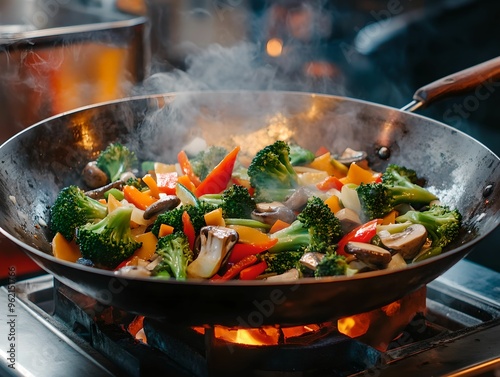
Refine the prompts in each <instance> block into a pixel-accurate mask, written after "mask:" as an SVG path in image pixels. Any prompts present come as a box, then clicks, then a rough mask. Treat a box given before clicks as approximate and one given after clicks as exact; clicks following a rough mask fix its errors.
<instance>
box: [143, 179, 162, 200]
mask: <svg viewBox="0 0 500 377" xmlns="http://www.w3.org/2000/svg"><path fill="white" fill-rule="evenodd" d="M142 180H143V182H144V183H145V184H146V185H147V186H148V188H149V191H150V192H151V196H152V197H154V198H156V199H160V189H159V187H158V184H157V183H156V180H155V179H154V178H153V176H152V175H151V174H146V175H145V176H144V177H142Z"/></svg>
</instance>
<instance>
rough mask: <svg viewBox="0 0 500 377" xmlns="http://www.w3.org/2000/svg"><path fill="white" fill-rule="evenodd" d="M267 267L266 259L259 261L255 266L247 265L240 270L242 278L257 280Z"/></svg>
mask: <svg viewBox="0 0 500 377" xmlns="http://www.w3.org/2000/svg"><path fill="white" fill-rule="evenodd" d="M266 268H267V263H266V261H262V262H259V263H257V264H254V265H253V266H250V267H247V268H245V269H243V270H241V272H240V280H255V278H256V277H257V276H259V275H260V274H262V273H263V272H264V271H265V270H266Z"/></svg>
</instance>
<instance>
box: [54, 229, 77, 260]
mask: <svg viewBox="0 0 500 377" xmlns="http://www.w3.org/2000/svg"><path fill="white" fill-rule="evenodd" d="M52 254H53V255H54V256H55V257H56V258H57V259H62V260H65V261H68V262H76V261H77V260H78V258H81V257H82V254H81V252H80V248H79V247H78V245H77V244H76V242H75V240H72V241H68V240H67V239H66V238H64V236H63V235H62V234H61V233H59V232H57V233H56V235H55V236H54V238H53V239H52Z"/></svg>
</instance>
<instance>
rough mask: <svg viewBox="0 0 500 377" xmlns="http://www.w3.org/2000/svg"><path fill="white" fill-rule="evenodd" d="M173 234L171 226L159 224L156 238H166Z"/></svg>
mask: <svg viewBox="0 0 500 377" xmlns="http://www.w3.org/2000/svg"><path fill="white" fill-rule="evenodd" d="M173 232H174V227H173V226H170V225H167V224H161V225H160V230H159V231H158V238H160V237H165V236H168V235H169V234H172V233H173Z"/></svg>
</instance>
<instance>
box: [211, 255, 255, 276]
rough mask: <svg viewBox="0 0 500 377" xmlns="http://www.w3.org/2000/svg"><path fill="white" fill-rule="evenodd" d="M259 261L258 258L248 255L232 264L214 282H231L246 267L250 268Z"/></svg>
mask: <svg viewBox="0 0 500 377" xmlns="http://www.w3.org/2000/svg"><path fill="white" fill-rule="evenodd" d="M258 261H259V258H258V257H257V256H256V255H249V256H247V257H245V258H243V259H242V260H240V261H239V262H238V263H236V264H233V265H232V266H231V267H229V269H228V270H227V271H226V272H225V273H224V275H222V276H221V277H218V278H216V279H214V280H223V281H224V280H231V279H234V278H235V277H236V276H238V274H239V273H240V272H241V271H242V270H244V269H245V268H247V267H250V266H252V265H254V264H256V263H257V262H258Z"/></svg>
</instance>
